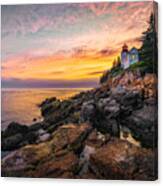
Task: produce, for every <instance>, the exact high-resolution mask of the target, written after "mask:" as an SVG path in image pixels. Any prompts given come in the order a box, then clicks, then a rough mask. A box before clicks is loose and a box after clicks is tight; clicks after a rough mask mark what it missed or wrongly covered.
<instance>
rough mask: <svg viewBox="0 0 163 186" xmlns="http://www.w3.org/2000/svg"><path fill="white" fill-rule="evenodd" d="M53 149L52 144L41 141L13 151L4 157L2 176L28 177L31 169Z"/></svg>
mask: <svg viewBox="0 0 163 186" xmlns="http://www.w3.org/2000/svg"><path fill="white" fill-rule="evenodd" d="M51 150H52V149H51V148H50V146H48V145H47V144H45V143H41V144H37V145H27V146H25V147H23V148H21V149H19V150H16V151H13V152H11V153H10V154H9V155H7V156H6V157H4V158H3V159H2V176H4V177H6V176H10V177H15V176H18V177H26V176H27V175H28V171H29V170H33V169H34V168H35V167H36V165H37V164H38V163H40V161H41V160H43V159H44V158H46V157H48V156H49V155H50V154H51V153H52V151H51ZM44 170H45V169H44Z"/></svg>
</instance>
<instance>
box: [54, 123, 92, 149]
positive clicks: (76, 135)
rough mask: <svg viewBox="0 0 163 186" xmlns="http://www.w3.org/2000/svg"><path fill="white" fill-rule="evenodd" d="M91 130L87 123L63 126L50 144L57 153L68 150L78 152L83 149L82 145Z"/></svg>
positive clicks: (56, 132)
mask: <svg viewBox="0 0 163 186" xmlns="http://www.w3.org/2000/svg"><path fill="white" fill-rule="evenodd" d="M91 130H92V129H91V127H90V125H88V124H86V123H85V124H84V123H83V124H80V125H75V124H68V125H63V126H61V127H59V128H58V129H57V130H56V131H55V132H54V133H53V135H52V140H51V142H50V143H51V145H52V146H53V148H54V149H55V151H58V150H60V149H63V148H68V149H70V150H73V151H75V152H77V151H78V150H80V149H81V148H82V145H83V144H82V143H83V141H84V140H85V139H86V138H87V136H88V134H89V133H90V132H91Z"/></svg>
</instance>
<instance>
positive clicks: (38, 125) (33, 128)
mask: <svg viewBox="0 0 163 186" xmlns="http://www.w3.org/2000/svg"><path fill="white" fill-rule="evenodd" d="M43 125H44V123H42V122H40V123H35V124H33V125H30V126H29V127H28V129H29V131H37V130H39V129H41V128H43Z"/></svg>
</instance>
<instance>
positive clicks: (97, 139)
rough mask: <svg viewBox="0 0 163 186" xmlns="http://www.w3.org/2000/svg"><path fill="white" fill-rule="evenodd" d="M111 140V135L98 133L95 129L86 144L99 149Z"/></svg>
mask: <svg viewBox="0 0 163 186" xmlns="http://www.w3.org/2000/svg"><path fill="white" fill-rule="evenodd" d="M109 140H110V135H109V134H102V133H100V132H98V131H97V130H96V129H94V130H93V131H92V132H91V133H90V134H89V136H88V138H87V139H86V140H85V142H84V144H85V145H88V146H91V147H94V148H99V147H101V146H102V145H104V144H106V143H107V142H108V141H109Z"/></svg>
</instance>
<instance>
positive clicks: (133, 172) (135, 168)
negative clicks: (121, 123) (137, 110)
mask: <svg viewBox="0 0 163 186" xmlns="http://www.w3.org/2000/svg"><path fill="white" fill-rule="evenodd" d="M154 158H157V157H155V156H154V153H153V152H152V151H150V150H146V149H142V148H139V147H136V146H134V145H132V144H131V143H129V142H127V141H124V140H120V139H113V140H111V141H109V143H108V144H107V145H105V146H103V147H101V148H99V149H97V151H96V152H95V153H93V154H91V156H90V168H91V170H92V171H93V172H94V174H95V175H96V178H98V179H126V180H128V179H129V180H155V179H157V177H156V175H157V173H156V170H155V164H154Z"/></svg>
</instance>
